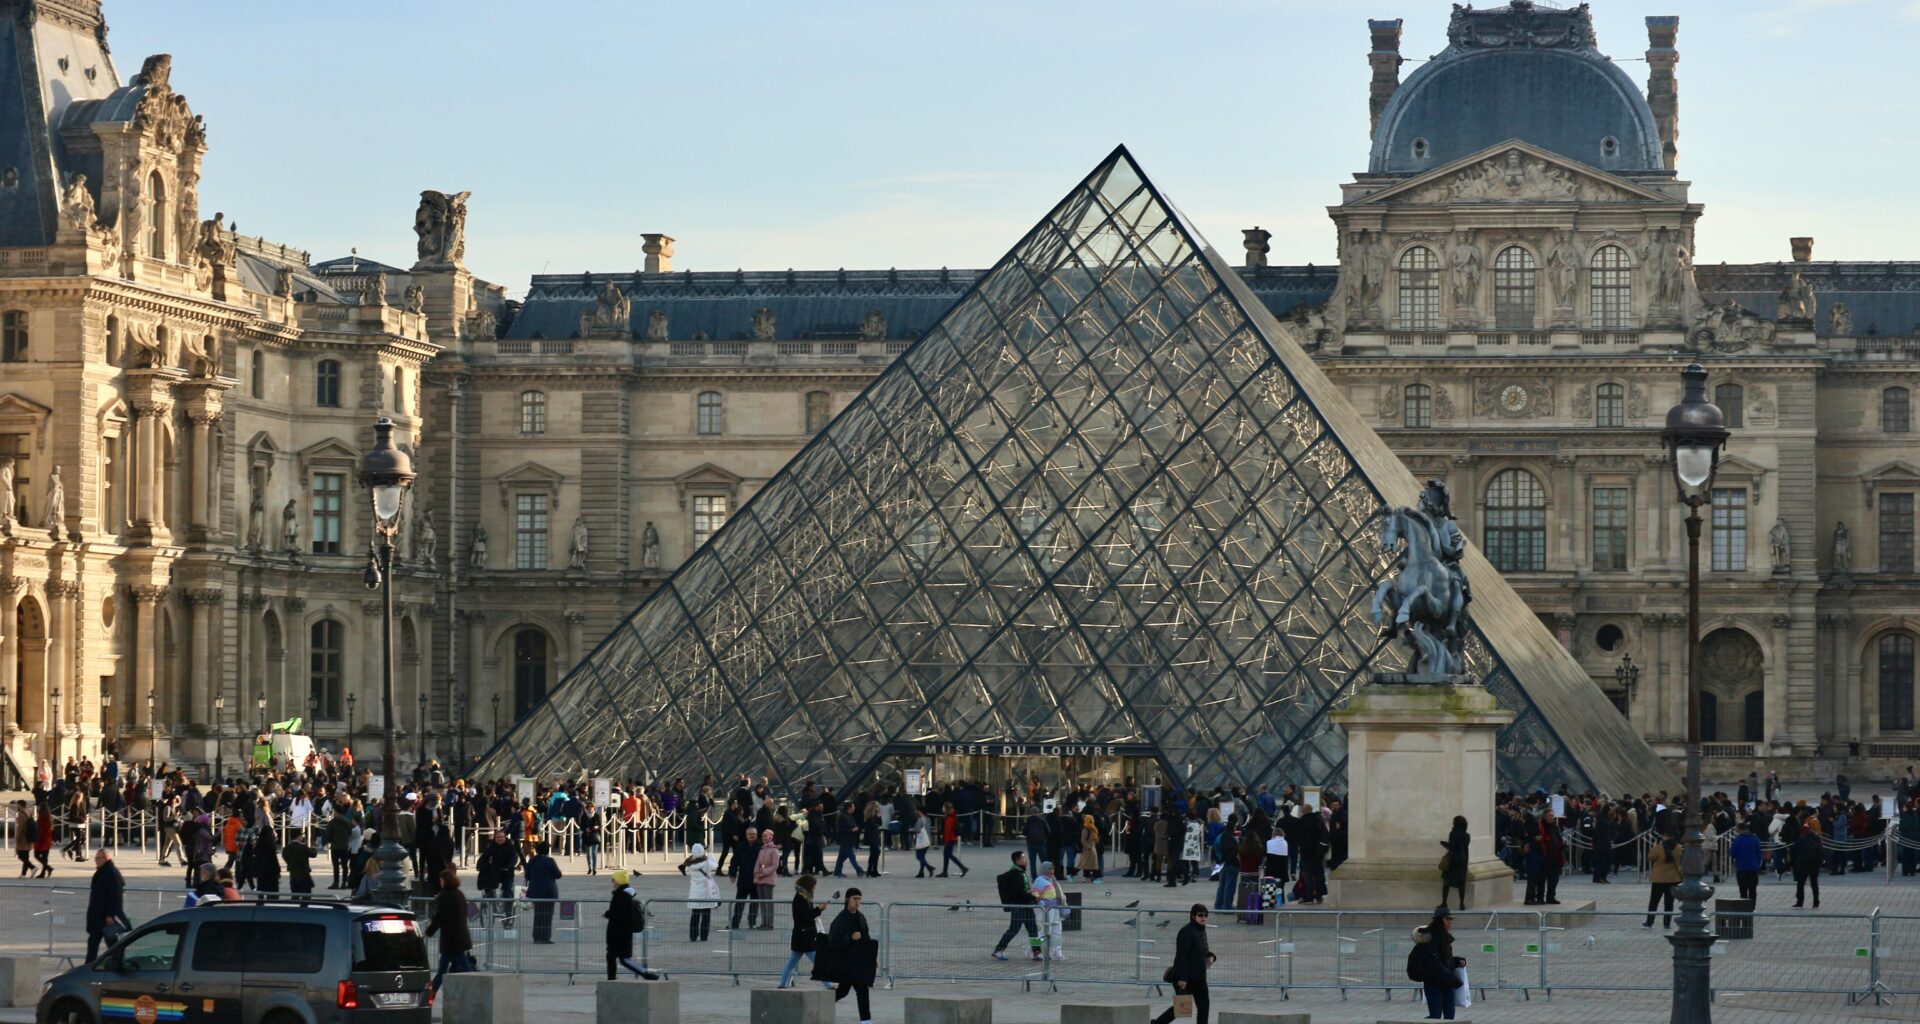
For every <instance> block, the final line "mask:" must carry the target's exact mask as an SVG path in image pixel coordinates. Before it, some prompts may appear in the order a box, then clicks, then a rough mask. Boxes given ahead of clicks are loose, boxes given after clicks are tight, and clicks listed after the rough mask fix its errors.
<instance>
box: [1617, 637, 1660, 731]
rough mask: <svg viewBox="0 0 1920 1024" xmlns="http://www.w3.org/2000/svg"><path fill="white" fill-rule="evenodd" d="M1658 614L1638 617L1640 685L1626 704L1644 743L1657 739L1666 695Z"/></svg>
mask: <svg viewBox="0 0 1920 1024" xmlns="http://www.w3.org/2000/svg"><path fill="white" fill-rule="evenodd" d="M1665 619H1666V616H1665V615H1662V614H1661V613H1659V612H1642V613H1641V615H1640V682H1639V685H1638V686H1637V687H1636V688H1635V690H1634V694H1633V696H1632V698H1630V699H1629V700H1628V702H1627V719H1628V721H1630V722H1632V723H1633V731H1634V732H1637V733H1639V734H1640V735H1641V737H1643V738H1646V739H1652V738H1654V737H1656V736H1658V735H1660V717H1661V716H1660V702H1661V700H1662V699H1663V698H1664V697H1665V695H1666V678H1667V675H1668V672H1667V663H1666V657H1665V641H1666V637H1665V634H1664V633H1663V631H1662V630H1661V625H1660V624H1661V622H1662V621H1664V620H1665Z"/></svg>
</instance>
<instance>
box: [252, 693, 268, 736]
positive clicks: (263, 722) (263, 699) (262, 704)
mask: <svg viewBox="0 0 1920 1024" xmlns="http://www.w3.org/2000/svg"><path fill="white" fill-rule="evenodd" d="M255 706H256V707H258V708H259V709H260V735H262V736H265V735H266V734H267V691H265V690H261V691H260V698H259V699H258V700H257V701H255Z"/></svg>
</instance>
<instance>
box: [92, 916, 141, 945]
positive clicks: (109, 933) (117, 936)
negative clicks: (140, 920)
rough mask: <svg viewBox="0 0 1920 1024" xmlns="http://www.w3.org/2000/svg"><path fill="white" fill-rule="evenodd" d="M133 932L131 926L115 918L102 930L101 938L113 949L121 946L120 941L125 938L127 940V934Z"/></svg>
mask: <svg viewBox="0 0 1920 1024" xmlns="http://www.w3.org/2000/svg"><path fill="white" fill-rule="evenodd" d="M132 930H133V929H132V927H131V926H129V925H128V924H127V923H126V922H124V921H122V920H120V919H119V918H114V919H113V920H111V921H108V922H107V923H106V926H105V927H103V928H101V929H100V937H101V938H102V939H104V940H106V943H107V945H108V946H109V947H112V946H116V945H119V943H120V940H121V939H123V938H126V936H127V933H128V932H130V931H132Z"/></svg>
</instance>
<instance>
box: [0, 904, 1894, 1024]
mask: <svg viewBox="0 0 1920 1024" xmlns="http://www.w3.org/2000/svg"><path fill="white" fill-rule="evenodd" d="M823 888H826V889H827V891H826V892H822V893H820V902H823V903H826V904H827V909H826V913H825V915H824V916H823V917H822V918H821V919H820V926H821V930H822V932H823V933H824V932H825V930H826V928H827V927H828V926H829V925H830V924H831V922H832V920H833V916H834V915H835V914H836V913H837V911H838V906H837V903H838V901H836V900H834V899H831V898H830V896H831V889H830V888H828V887H827V886H826V885H824V884H823ZM87 898H88V894H87V888H86V886H85V884H84V883H83V884H80V885H44V884H42V885H32V884H27V883H0V908H3V909H4V913H5V914H6V915H7V917H8V919H9V920H10V921H14V922H25V921H29V920H30V921H32V922H33V925H31V926H28V927H10V928H8V929H7V930H6V933H5V936H4V938H0V951H5V952H12V953H38V954H40V955H43V956H49V957H53V958H56V959H57V960H59V961H61V962H62V963H63V964H65V963H72V962H77V961H78V960H79V959H80V958H81V957H83V956H84V953H85V949H86V934H85V915H86V905H87ZM249 898H253V894H249ZM261 898H273V899H300V898H301V897H295V896H290V895H284V894H276V895H268V896H264V897H261ZM319 898H326V897H325V895H324V894H322V895H321V896H320V897H319ZM184 900H185V894H184V892H183V891H182V890H181V889H169V888H129V889H128V890H127V893H126V907H127V911H128V913H129V914H130V915H131V916H132V917H133V918H134V920H135V923H136V924H137V923H138V922H140V921H142V920H145V919H150V918H152V917H154V916H156V915H158V914H161V913H164V912H166V911H169V910H173V909H175V908H178V907H180V906H182V905H183V904H184ZM642 906H643V908H644V909H645V911H646V928H645V930H644V931H643V932H641V933H640V934H639V935H638V936H636V939H637V941H636V947H637V948H636V952H637V953H638V954H639V957H640V959H641V960H642V962H643V963H645V964H646V965H647V966H648V967H650V968H652V969H654V970H657V971H660V972H662V973H664V974H667V975H704V976H714V977H726V978H730V979H732V980H733V981H734V982H736V983H737V982H738V981H740V979H742V978H770V977H777V976H778V975H779V974H780V972H781V969H782V968H783V967H784V966H785V964H786V962H787V958H788V944H789V936H790V933H791V926H792V919H791V910H792V902H791V898H790V897H789V898H786V899H774V900H768V901H756V900H741V901H736V900H730V899H723V900H721V901H719V903H718V905H717V906H713V907H711V908H710V909H707V910H706V913H707V915H708V917H709V920H708V924H707V929H706V931H705V934H704V935H702V934H701V933H700V931H699V929H698V928H697V927H696V923H697V922H696V918H697V916H698V914H699V912H700V911H701V910H702V909H703V907H702V905H701V904H697V903H691V902H689V901H687V900H672V899H650V900H646V901H644V903H643V904H642ZM605 907H606V901H605V900H604V899H599V898H594V899H587V900H576V899H563V900H529V899H525V898H511V897H502V898H490V897H487V896H485V895H483V894H473V895H471V896H470V898H469V902H468V917H469V922H468V923H469V930H470V931H471V933H472V935H473V939H474V951H473V953H474V958H475V961H476V962H477V963H478V964H479V966H480V967H481V969H482V970H495V971H513V972H518V973H527V974H556V975H567V976H569V977H584V976H592V975H597V974H600V973H601V972H602V971H604V969H605V952H604V944H603V938H604V936H605V926H604V922H603V919H602V916H601V915H602V912H603V911H604V910H605ZM863 909H864V911H865V913H866V915H867V919H868V921H869V923H870V924H871V925H872V927H873V928H874V929H875V934H876V936H877V937H878V938H879V940H880V944H881V945H880V977H881V979H882V981H883V983H886V984H893V983H896V982H902V981H939V982H1001V983H1008V984H1019V985H1022V986H1031V985H1034V984H1036V983H1038V984H1044V985H1048V986H1058V985H1063V984H1076V985H1094V986H1140V987H1148V986H1156V985H1159V984H1160V983H1161V982H1160V979H1161V975H1162V972H1164V971H1165V969H1166V967H1167V965H1168V963H1169V962H1170V959H1171V957H1172V955H1173V949H1174V944H1175V936H1176V935H1177V933H1178V929H1179V928H1180V927H1181V926H1182V925H1184V924H1185V923H1186V920H1187V915H1186V907H1185V906H1167V907H1149V906H1140V907H1129V908H1124V909H1122V908H1104V907H1102V908H1083V909H1078V910H1076V911H1074V913H1073V915H1072V917H1070V918H1069V919H1068V922H1067V924H1066V926H1065V927H1064V928H1063V929H1062V931H1061V932H1060V933H1059V934H1058V935H1057V936H1055V935H1053V934H1051V933H1050V932H1049V931H1048V930H1047V929H1045V928H1041V929H1040V930H1039V934H1040V938H1041V940H1042V944H1041V952H1042V956H1041V959H1038V960H1033V959H1030V958H1029V957H1028V954H1027V950H1028V943H1027V934H1026V932H1025V930H1024V929H1019V930H1017V931H1016V933H1015V936H1014V939H1013V941H1012V943H1011V944H1010V945H1009V947H1008V954H1009V956H1010V959H1009V960H1007V961H999V960H994V959H992V958H991V957H990V956H989V955H988V954H989V953H990V951H991V950H992V949H993V948H994V945H995V943H996V941H997V939H998V938H999V937H1000V936H1001V934H1002V932H1003V931H1004V930H1005V929H1006V928H1007V926H1008V924H1009V922H1010V921H1012V920H1013V915H1010V914H1008V913H1006V910H1007V909H1009V908H1002V907H1000V906H997V905H994V904H991V903H984V904H983V903H967V902H962V903H944V902H915V901H899V902H893V903H885V904H883V903H879V902H869V903H867V904H866V906H865V907H864V908H863ZM1011 909H1015V910H1026V909H1030V908H1011ZM1709 909H1710V910H1712V908H1709ZM414 910H415V912H416V913H417V914H419V915H420V916H421V917H422V919H423V920H424V919H425V918H426V917H427V916H429V915H430V914H431V912H432V906H431V900H429V899H426V898H419V899H416V900H414ZM736 910H738V911H739V912H740V913H739V924H740V927H737V928H736V927H733V924H734V920H735V918H734V914H735V911H736ZM1426 913H1427V911H1426V910H1424V909H1422V910H1408V911H1401V912H1395V911H1345V910H1326V909H1319V908H1311V909H1310V908H1300V909H1294V908H1292V907H1280V908H1276V909H1266V910H1259V911H1232V912H1229V911H1216V912H1215V913H1214V915H1213V917H1212V920H1211V922H1210V924H1211V927H1210V928H1209V929H1208V943H1209V945H1210V947H1211V948H1212V949H1213V951H1214V953H1215V954H1216V955H1217V956H1218V958H1219V959H1218V962H1217V963H1216V964H1215V965H1214V967H1213V969H1212V970H1211V971H1210V972H1209V975H1208V983H1209V984H1210V985H1211V986H1213V987H1215V988H1244V989H1267V990H1271V991H1274V992H1275V993H1276V994H1278V995H1279V996H1280V997H1282V998H1285V997H1286V996H1287V995H1288V994H1290V993H1292V992H1294V991H1302V992H1308V991H1326V992H1334V993H1338V994H1339V995H1340V996H1341V997H1342V998H1343V999H1344V998H1347V997H1349V996H1352V995H1354V994H1357V993H1366V992H1373V993H1380V994H1384V995H1385V996H1386V997H1387V998H1394V997H1396V996H1398V995H1403V994H1404V995H1414V996H1415V998H1417V995H1416V994H1417V992H1418V990H1419V986H1418V985H1416V984H1415V983H1413V982H1410V981H1408V980H1407V979H1406V976H1405V971H1404V964H1405V959H1406V953H1407V950H1408V949H1409V947H1410V941H1411V939H1410V932H1411V930H1412V928H1414V927H1415V926H1416V925H1418V924H1421V923H1424V921H1425V917H1426ZM762 915H765V916H764V917H762ZM1663 916H1664V915H1657V916H1656V919H1655V925H1654V927H1653V928H1651V929H1647V928H1643V927H1641V923H1642V922H1643V921H1644V919H1645V917H1646V915H1645V914H1644V913H1641V912H1638V911H1582V910H1575V911H1567V912H1544V911H1532V910H1528V911H1500V912H1497V913H1483V912H1477V911H1466V912H1462V913H1460V914H1459V916H1458V917H1457V918H1456V920H1455V945H1454V951H1455V953H1456V954H1457V955H1460V956H1463V957H1465V958H1466V959H1467V961H1468V972H1469V977H1470V978H1471V982H1472V985H1473V988H1474V990H1475V992H1476V995H1477V996H1479V997H1485V996H1486V995H1488V994H1499V993H1511V994H1512V995H1513V997H1514V998H1534V997H1536V996H1538V997H1543V998H1548V999H1551V998H1552V997H1553V996H1554V994H1555V993H1558V992H1583V991H1592V992H1621V991H1646V992H1661V991H1666V990H1668V988H1669V987H1670V985H1671V971H1672V963H1673V959H1672V957H1673V951H1672V948H1671V947H1670V946H1669V945H1668V944H1667V943H1666V942H1665V941H1664V938H1663V936H1664V935H1665V932H1664V929H1663V928H1662V926H1661V925H1662V922H1661V921H1660V917H1663ZM1715 916H1716V917H1717V918H1718V919H1719V920H1720V921H1721V922H1722V923H1723V925H1724V924H1725V923H1729V922H1731V923H1744V924H1745V926H1746V927H1745V931H1747V932H1748V933H1749V934H1751V936H1752V937H1751V938H1743V939H1732V938H1721V939H1718V940H1717V941H1716V942H1715V943H1714V946H1713V949H1712V952H1713V985H1714V991H1715V993H1716V994H1719V993H1729V992H1741V993H1794V994H1803V995H1804V994H1814V995H1828V996H1833V997H1836V998H1842V999H1845V1000H1846V1001H1847V1002H1848V1003H1860V1002H1872V1003H1874V1004H1875V1005H1884V1004H1886V1003H1887V1001H1888V1000H1890V999H1893V998H1895V997H1915V996H1920V915H1897V914H1887V913H1883V912H1881V911H1880V910H1879V909H1876V910H1874V911H1873V912H1871V913H1868V914H1864V915H1863V914H1838V913H1825V912H1820V911H1792V912H1786V911H1760V912H1754V913H1745V914H1725V913H1720V914H1716V915H1715ZM763 924H764V926H762V925H763ZM1724 930H1725V931H1728V932H1729V933H1734V932H1736V931H1737V929H1734V928H1724ZM1056 954H1057V955H1056ZM810 966H811V965H810V964H809V963H808V962H807V961H805V960H802V962H801V964H800V966H799V968H798V970H797V972H796V974H797V975H798V976H800V977H803V978H804V977H805V976H806V974H807V972H808V971H809V969H810Z"/></svg>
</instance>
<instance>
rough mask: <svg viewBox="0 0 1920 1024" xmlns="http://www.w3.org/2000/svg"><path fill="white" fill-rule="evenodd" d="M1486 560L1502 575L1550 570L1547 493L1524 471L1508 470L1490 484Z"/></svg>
mask: <svg viewBox="0 0 1920 1024" xmlns="http://www.w3.org/2000/svg"><path fill="white" fill-rule="evenodd" d="M1486 522H1487V525H1486V543H1485V545H1484V546H1485V548H1486V552H1487V560H1488V561H1490V562H1492V563H1493V567H1494V568H1495V569H1498V570H1500V571H1501V572H1540V571H1541V570H1543V569H1545V568H1546V567H1547V494H1546V492H1545V491H1544V490H1542V489H1541V488H1540V481H1539V480H1536V479H1534V476H1533V474H1532V473H1529V472H1527V471H1526V470H1524V469H1509V470H1505V471H1503V472H1501V473H1500V474H1499V475H1498V476H1495V477H1494V478H1493V482H1492V483H1490V484H1488V485H1487V514H1486Z"/></svg>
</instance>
